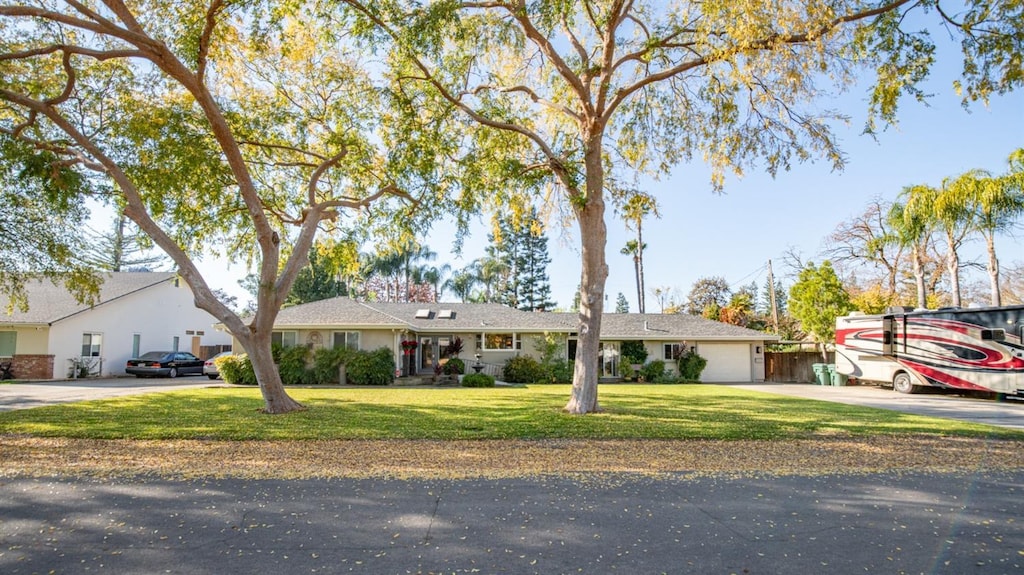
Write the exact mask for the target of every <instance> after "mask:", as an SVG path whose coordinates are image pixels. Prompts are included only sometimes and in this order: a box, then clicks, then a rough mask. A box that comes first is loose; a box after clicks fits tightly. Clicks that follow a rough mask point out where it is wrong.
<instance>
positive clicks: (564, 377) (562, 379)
mask: <svg viewBox="0 0 1024 575" xmlns="http://www.w3.org/2000/svg"><path fill="white" fill-rule="evenodd" d="M543 367H544V368H545V369H546V370H547V373H548V380H550V381H551V383H572V374H573V371H574V370H575V369H576V366H575V365H574V364H573V362H570V361H568V360H565V359H555V360H552V361H551V363H549V364H548V365H546V366H543Z"/></svg>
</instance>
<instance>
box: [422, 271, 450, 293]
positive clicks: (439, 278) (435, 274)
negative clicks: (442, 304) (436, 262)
mask: <svg viewBox="0 0 1024 575" xmlns="http://www.w3.org/2000/svg"><path fill="white" fill-rule="evenodd" d="M420 271H421V273H420V276H421V277H422V281H423V283H428V284H430V285H432V286H434V301H435V302H439V301H441V297H442V296H443V295H444V290H445V289H446V288H447V287H448V283H449V281H450V280H447V279H445V277H446V276H447V275H448V274H449V273H451V271H452V266H451V265H450V264H443V265H441V267H437V266H424V267H423V268H422V270H420Z"/></svg>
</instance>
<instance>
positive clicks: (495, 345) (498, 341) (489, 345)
mask: <svg viewBox="0 0 1024 575" xmlns="http://www.w3.org/2000/svg"><path fill="white" fill-rule="evenodd" d="M481 340H482V341H483V345H482V346H481V347H480V349H523V342H522V341H521V340H519V339H517V338H516V334H514V333H485V334H483V335H482V336H481Z"/></svg>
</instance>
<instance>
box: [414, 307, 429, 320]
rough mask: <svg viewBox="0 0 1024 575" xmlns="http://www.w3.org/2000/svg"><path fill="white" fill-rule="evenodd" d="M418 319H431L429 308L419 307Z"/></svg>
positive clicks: (417, 311)
mask: <svg viewBox="0 0 1024 575" xmlns="http://www.w3.org/2000/svg"><path fill="white" fill-rule="evenodd" d="M416 319H430V310H429V309H418V310H416Z"/></svg>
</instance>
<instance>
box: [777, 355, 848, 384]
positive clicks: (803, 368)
mask: <svg viewBox="0 0 1024 575" xmlns="http://www.w3.org/2000/svg"><path fill="white" fill-rule="evenodd" d="M835 360H836V359H835V353H834V352H828V363H833V362H835ZM764 362H765V370H764V371H765V374H764V378H765V380H766V381H774V382H776V383H814V369H813V368H812V367H811V364H814V363H822V358H821V353H820V352H817V351H769V352H766V353H765V354H764Z"/></svg>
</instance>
